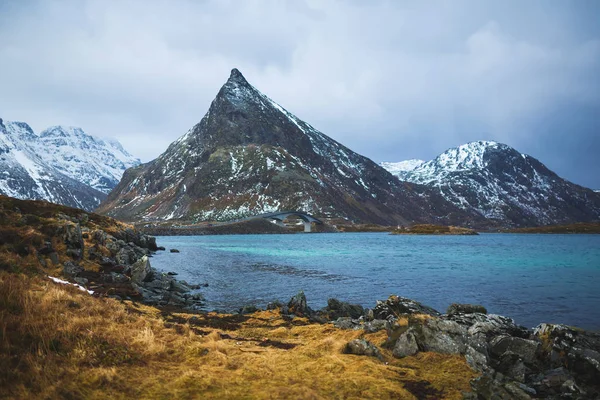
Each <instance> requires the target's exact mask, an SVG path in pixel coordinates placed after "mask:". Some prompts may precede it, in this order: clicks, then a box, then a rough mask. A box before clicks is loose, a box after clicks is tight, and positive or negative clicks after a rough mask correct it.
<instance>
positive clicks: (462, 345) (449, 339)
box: [409, 318, 467, 354]
mask: <svg viewBox="0 0 600 400" xmlns="http://www.w3.org/2000/svg"><path fill="white" fill-rule="evenodd" d="M409 331H412V332H413V334H414V336H415V339H416V341H417V343H418V346H419V349H421V350H422V351H434V352H436V353H444V354H464V353H465V352H466V350H467V329H466V328H465V327H464V326H462V325H460V324H458V323H456V322H454V321H448V320H443V319H439V318H430V319H427V320H425V321H424V322H423V323H422V324H416V325H414V326H411V328H410V329H409Z"/></svg>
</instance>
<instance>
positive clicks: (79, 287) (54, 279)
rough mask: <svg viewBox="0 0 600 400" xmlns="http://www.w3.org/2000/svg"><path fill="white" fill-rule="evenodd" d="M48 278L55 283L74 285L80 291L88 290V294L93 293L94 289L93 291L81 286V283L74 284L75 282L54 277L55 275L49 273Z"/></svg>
mask: <svg viewBox="0 0 600 400" xmlns="http://www.w3.org/2000/svg"><path fill="white" fill-rule="evenodd" d="M48 278H50V279H51V280H52V281H54V282H55V283H60V284H63V285H71V286H75V287H76V288H77V289H79V290H81V291H82V292H88V293H89V294H94V291H93V290H89V289H86V288H84V287H83V286H81V285H78V284H76V283H71V282H68V281H64V280H62V279H59V278H55V277H53V276H50V275H48Z"/></svg>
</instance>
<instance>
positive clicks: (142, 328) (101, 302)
mask: <svg viewBox="0 0 600 400" xmlns="http://www.w3.org/2000/svg"><path fill="white" fill-rule="evenodd" d="M0 335H1V336H0V350H1V351H0V397H3V396H7V397H13V398H87V399H105V398H116V399H119V398H123V399H126V398H127V399H129V398H159V399H162V398H182V399H195V398H202V399H205V398H233V399H237V398H239V399H245V398H258V399H280V398H294V399H321V398H346V399H364V398H378V399H386V398H406V399H412V398H432V399H433V398H451V399H452V398H456V399H458V398H461V392H462V391H467V390H469V380H470V379H472V378H473V377H474V376H475V375H474V373H473V372H472V371H471V370H470V369H469V368H468V366H467V365H466V363H465V361H464V359H463V358H462V357H459V356H449V355H439V354H433V353H422V354H419V355H418V356H415V357H407V358H404V359H395V358H393V357H392V355H391V353H390V350H388V349H385V348H382V347H380V349H381V352H382V355H383V360H381V361H380V360H378V359H377V358H374V357H365V356H355V355H349V354H343V353H342V349H343V347H344V345H345V344H346V343H347V342H348V341H350V340H352V339H355V338H359V337H364V338H365V339H367V340H369V341H371V342H372V343H374V344H376V345H378V346H380V345H381V344H382V343H383V342H385V340H386V338H387V335H386V333H385V332H383V331H380V332H377V333H374V334H364V332H362V331H347V330H339V329H336V328H334V327H333V326H332V325H331V324H313V323H309V321H307V320H305V319H301V318H296V319H294V320H292V321H286V320H284V319H283V318H282V317H281V316H280V314H279V313H278V312H277V311H263V312H257V313H255V314H253V315H250V316H241V315H223V314H215V313H209V314H205V315H203V314H198V315H191V314H184V313H166V312H164V311H160V310H158V309H156V308H152V307H147V306H144V305H140V304H134V303H131V302H118V301H116V300H113V299H106V298H94V297H92V296H89V295H87V294H85V293H83V292H80V291H78V290H77V289H75V288H72V287H68V286H63V285H57V284H55V283H53V282H50V281H47V280H45V279H42V278H40V277H26V276H24V275H17V274H11V273H6V272H0Z"/></svg>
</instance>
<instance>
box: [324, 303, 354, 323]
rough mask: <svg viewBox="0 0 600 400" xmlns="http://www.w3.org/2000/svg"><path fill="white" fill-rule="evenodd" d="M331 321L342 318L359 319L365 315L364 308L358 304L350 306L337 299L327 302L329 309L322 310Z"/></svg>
mask: <svg viewBox="0 0 600 400" xmlns="http://www.w3.org/2000/svg"><path fill="white" fill-rule="evenodd" d="M322 312H323V313H325V314H326V315H327V316H328V318H329V319H330V320H336V319H338V318H340V317H350V318H359V317H361V316H362V315H363V313H364V308H363V307H362V306H361V305H358V304H350V303H346V302H343V301H339V300H337V299H329V300H327V307H325V308H324V309H323V310H322Z"/></svg>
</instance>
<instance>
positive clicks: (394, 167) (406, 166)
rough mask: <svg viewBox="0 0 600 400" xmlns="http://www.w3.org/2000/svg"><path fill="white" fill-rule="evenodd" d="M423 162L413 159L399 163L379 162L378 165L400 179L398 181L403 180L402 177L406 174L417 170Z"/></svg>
mask: <svg viewBox="0 0 600 400" xmlns="http://www.w3.org/2000/svg"><path fill="white" fill-rule="evenodd" d="M424 162H425V161H424V160H418V159H416V158H413V159H410V160H405V161H400V162H386V161H383V162H380V163H379V165H381V166H382V167H383V168H385V169H386V170H388V171H389V172H390V173H391V174H392V175H396V176H397V177H398V178H400V180H405V179H404V176H405V175H406V174H407V173H408V172H410V171H412V170H413V169H415V168H417V167H418V166H420V165H421V164H423V163H424Z"/></svg>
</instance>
